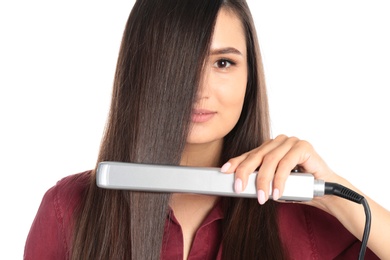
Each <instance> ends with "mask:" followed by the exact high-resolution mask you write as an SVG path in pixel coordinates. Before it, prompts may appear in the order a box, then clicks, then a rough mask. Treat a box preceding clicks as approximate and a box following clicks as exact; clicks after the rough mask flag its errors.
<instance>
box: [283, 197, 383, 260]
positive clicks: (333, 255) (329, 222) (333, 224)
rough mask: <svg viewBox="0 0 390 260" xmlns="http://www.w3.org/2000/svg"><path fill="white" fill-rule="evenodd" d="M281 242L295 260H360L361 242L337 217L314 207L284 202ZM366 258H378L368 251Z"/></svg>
mask: <svg viewBox="0 0 390 260" xmlns="http://www.w3.org/2000/svg"><path fill="white" fill-rule="evenodd" d="M278 221H279V231H280V236H281V240H282V241H283V244H284V245H285V246H286V249H287V251H288V252H289V253H290V254H291V257H292V259H356V258H357V257H358V255H359V250H360V246H361V242H360V241H359V240H358V239H357V238H356V237H355V236H353V235H352V234H351V233H350V232H349V231H348V230H347V229H346V228H345V227H344V226H343V225H342V224H341V223H340V222H339V221H338V220H337V219H336V218H335V217H333V216H332V215H330V214H328V213H326V212H324V211H322V210H320V209H317V208H315V207H312V206H308V205H304V204H298V203H280V205H279V206H278ZM366 257H367V258H366V259H377V258H376V256H375V255H374V254H372V253H371V252H370V251H369V250H367V254H366Z"/></svg>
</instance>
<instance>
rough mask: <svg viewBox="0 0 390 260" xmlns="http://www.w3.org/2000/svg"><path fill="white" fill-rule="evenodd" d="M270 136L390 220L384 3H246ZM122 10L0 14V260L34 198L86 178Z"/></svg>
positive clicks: (389, 21) (84, 7)
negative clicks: (306, 146)
mask: <svg viewBox="0 0 390 260" xmlns="http://www.w3.org/2000/svg"><path fill="white" fill-rule="evenodd" d="M248 2H249V4H250V6H251V8H252V12H253V16H254V18H255V22H256V25H257V29H258V34H259V39H260V44H261V49H262V52H263V59H264V64H265V71H266V80H267V83H268V90H269V98H270V109H271V118H272V131H273V136H276V135H278V134H280V133H284V134H287V135H294V136H298V137H299V138H301V139H306V140H308V141H310V142H311V143H312V144H313V145H314V147H315V148H316V149H317V151H318V152H319V153H320V154H321V155H322V157H323V158H324V159H325V160H326V161H327V163H328V164H329V165H330V166H331V167H332V168H333V170H335V171H336V172H337V173H339V174H340V175H342V176H344V177H346V178H347V179H349V180H350V181H351V182H352V183H354V184H355V185H356V186H358V187H359V188H360V189H361V190H362V191H364V192H365V193H366V194H368V195H370V196H371V197H372V198H374V199H375V200H377V201H378V202H380V203H381V204H382V205H383V206H385V207H386V208H387V209H390V200H389V199H388V197H389V196H388V195H387V192H386V190H387V189H388V184H387V183H386V181H385V179H388V176H389V172H390V169H389V161H390V159H389V155H390V153H389V151H388V149H389V147H390V137H389V134H388V133H389V132H390V125H389V111H390V102H389V101H388V99H389V97H390V94H389V92H388V90H389V87H390V77H389V76H390V75H389V74H390V73H389V72H390V71H389V69H390V64H389V63H390V51H389V49H390V48H389V46H390V38H389V26H390V16H389V15H388V14H389V11H390V10H389V7H388V4H387V3H386V1H352V0H349V1H336V0H333V1H322V2H319V1H309V0H306V1H302V0H297V1H258V0H256V1H255V0H251V1H249V0H248ZM132 4H133V1H119V0H117V1H80V0H79V1H74V0H72V1H61V2H59V1H44V0H37V1H27V0H21V1H2V2H1V3H0V116H1V117H0V118H1V121H0V122H1V128H0V131H1V132H0V161H1V167H2V171H1V189H0V192H1V196H0V198H1V214H0V218H1V221H0V239H1V241H0V242H1V243H0V244H1V250H0V258H1V259H21V258H22V254H23V247H24V243H25V239H26V236H27V233H28V230H29V228H30V225H31V223H32V221H33V219H34V216H35V214H36V211H37V209H38V206H39V204H40V201H41V199H42V196H43V195H44V193H45V191H46V190H47V189H49V188H50V187H51V186H53V185H54V184H55V183H56V181H57V180H59V179H60V178H62V177H65V176H67V175H70V174H74V173H77V172H81V171H84V170H88V169H91V168H93V167H94V165H95V161H96V156H97V152H98V149H99V143H100V138H101V134H102V131H103V127H104V123H105V120H106V115H107V112H108V106H109V101H110V94H111V87H112V81H113V74H114V69H115V64H116V58H117V54H118V48H119V44H120V40H121V34H122V30H123V28H124V25H125V22H126V20H127V17H128V14H129V12H130V9H131V6H132Z"/></svg>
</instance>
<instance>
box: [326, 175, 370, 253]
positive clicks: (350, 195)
mask: <svg viewBox="0 0 390 260" xmlns="http://www.w3.org/2000/svg"><path fill="white" fill-rule="evenodd" d="M325 195H335V196H338V197H341V198H344V199H347V200H350V201H353V202H356V203H358V204H362V205H363V207H364V212H365V214H366V223H365V226H364V233H363V239H362V245H361V248H360V253H359V260H363V259H364V255H365V253H366V248H367V242H368V237H369V235H370V228H371V210H370V207H369V205H368V202H367V200H366V199H365V198H364V197H363V196H362V195H360V194H358V193H357V192H355V191H353V190H351V189H348V188H347V187H344V186H343V185H340V184H338V183H333V182H325Z"/></svg>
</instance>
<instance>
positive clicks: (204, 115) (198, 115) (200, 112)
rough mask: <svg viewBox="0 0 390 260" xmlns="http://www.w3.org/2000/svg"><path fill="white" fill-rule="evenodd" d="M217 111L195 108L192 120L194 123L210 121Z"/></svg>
mask: <svg viewBox="0 0 390 260" xmlns="http://www.w3.org/2000/svg"><path fill="white" fill-rule="evenodd" d="M216 113H217V112H214V111H210V110H206V109H194V110H193V111H192V117H191V120H192V122H194V123H204V122H207V121H209V120H210V119H211V118H213V117H214V115H215V114H216Z"/></svg>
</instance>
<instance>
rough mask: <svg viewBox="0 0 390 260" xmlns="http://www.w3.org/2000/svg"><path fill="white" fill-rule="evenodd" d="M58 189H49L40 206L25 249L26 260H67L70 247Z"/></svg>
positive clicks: (55, 187)
mask: <svg viewBox="0 0 390 260" xmlns="http://www.w3.org/2000/svg"><path fill="white" fill-rule="evenodd" d="M57 190H58V187H57V186H54V187H53V188H51V189H49V190H48V191H47V192H46V193H45V195H44V197H43V199H42V202H41V205H40V206H39V209H38V212H37V214H36V216H35V219H34V221H33V223H32V226H31V228H30V231H29V234H28V236H27V241H26V244H25V248H24V259H25V260H30V259H34V260H35V259H40V260H46V259H58V260H60V259H67V252H68V246H67V241H66V237H65V232H64V226H63V212H61V207H60V205H59V199H58V196H57Z"/></svg>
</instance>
